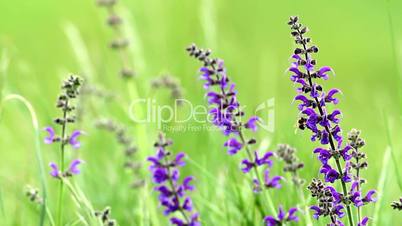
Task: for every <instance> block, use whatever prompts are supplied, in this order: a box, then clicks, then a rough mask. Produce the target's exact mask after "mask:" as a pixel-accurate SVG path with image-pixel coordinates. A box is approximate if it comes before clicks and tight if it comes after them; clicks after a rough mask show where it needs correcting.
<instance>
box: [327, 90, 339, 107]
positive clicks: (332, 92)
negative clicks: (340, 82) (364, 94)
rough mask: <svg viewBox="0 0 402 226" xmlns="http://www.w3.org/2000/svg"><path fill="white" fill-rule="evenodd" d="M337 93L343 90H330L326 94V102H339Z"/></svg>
mask: <svg viewBox="0 0 402 226" xmlns="http://www.w3.org/2000/svg"><path fill="white" fill-rule="evenodd" d="M337 93H341V90H339V89H331V90H329V92H328V94H327V95H326V96H325V102H327V103H331V102H332V103H333V104H338V103H339V99H338V98H335V97H334V95H335V94H337Z"/></svg>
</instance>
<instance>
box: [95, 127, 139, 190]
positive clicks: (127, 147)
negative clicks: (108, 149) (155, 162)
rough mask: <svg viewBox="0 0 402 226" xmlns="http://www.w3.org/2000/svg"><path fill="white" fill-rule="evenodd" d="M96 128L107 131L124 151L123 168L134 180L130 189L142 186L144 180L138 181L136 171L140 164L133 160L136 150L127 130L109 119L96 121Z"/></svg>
mask: <svg viewBox="0 0 402 226" xmlns="http://www.w3.org/2000/svg"><path fill="white" fill-rule="evenodd" d="M96 127H97V128H98V129H104V130H107V131H109V132H111V133H113V134H114V135H115V137H116V140H117V142H118V143H119V144H120V145H121V146H122V147H123V149H124V155H125V157H126V160H125V163H124V167H125V168H126V169H128V170H130V171H131V172H132V173H133V175H134V180H133V182H132V183H131V187H132V188H138V187H142V186H143V185H144V180H143V179H138V176H139V175H138V174H139V172H138V171H139V170H140V168H141V167H142V163H141V162H139V161H136V160H135V158H134V153H136V152H137V151H138V150H137V146H136V145H135V144H134V142H133V141H132V140H131V139H130V138H129V137H128V135H127V129H126V128H125V127H124V126H122V125H119V124H118V123H116V122H114V121H113V120H111V119H100V120H98V121H96Z"/></svg>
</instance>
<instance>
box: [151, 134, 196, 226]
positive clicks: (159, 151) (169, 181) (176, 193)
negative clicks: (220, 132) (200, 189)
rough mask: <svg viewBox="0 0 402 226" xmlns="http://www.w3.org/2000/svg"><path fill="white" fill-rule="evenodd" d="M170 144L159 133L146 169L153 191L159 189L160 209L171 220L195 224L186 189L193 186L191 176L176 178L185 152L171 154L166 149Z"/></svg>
mask: <svg viewBox="0 0 402 226" xmlns="http://www.w3.org/2000/svg"><path fill="white" fill-rule="evenodd" d="M170 145H172V141H171V140H169V139H166V138H165V136H164V135H163V134H160V135H159V139H158V141H157V142H156V143H155V148H156V155H155V156H151V157H148V161H149V162H151V166H150V167H149V169H150V171H151V173H152V177H153V182H154V183H155V184H156V185H155V191H157V192H158V193H159V204H160V205H161V206H162V207H163V209H164V210H163V213H164V214H165V215H166V216H168V215H170V216H171V217H170V223H171V224H173V225H177V226H199V225H201V223H200V220H199V215H198V213H197V212H195V211H194V208H193V204H192V200H191V198H190V197H189V196H188V192H190V191H193V190H194V186H193V185H191V182H192V181H193V180H194V178H193V177H191V176H190V177H185V178H184V179H183V180H180V171H179V169H180V168H181V167H183V166H184V165H185V161H184V158H185V154H184V153H179V154H177V155H176V156H174V157H173V158H172V153H171V152H169V151H168V150H167V147H168V146H170ZM175 213H177V214H175ZM178 216H180V217H178Z"/></svg>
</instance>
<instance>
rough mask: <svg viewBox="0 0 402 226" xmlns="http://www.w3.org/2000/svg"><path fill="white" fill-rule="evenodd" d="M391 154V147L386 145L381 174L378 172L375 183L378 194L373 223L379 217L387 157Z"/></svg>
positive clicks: (385, 179)
mask: <svg viewBox="0 0 402 226" xmlns="http://www.w3.org/2000/svg"><path fill="white" fill-rule="evenodd" d="M390 156H391V148H390V147H387V149H386V150H385V154H384V158H383V160H382V165H383V166H384V167H383V168H382V170H381V174H380V179H379V180H378V185H377V192H378V194H381V195H378V198H377V202H376V204H375V209H374V214H373V225H377V222H378V219H379V217H380V209H381V207H382V206H383V204H382V197H383V195H382V194H383V191H384V187H385V183H386V181H387V178H388V174H389V172H388V171H389V164H388V162H389V158H390Z"/></svg>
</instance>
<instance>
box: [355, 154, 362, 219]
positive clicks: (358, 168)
mask: <svg viewBox="0 0 402 226" xmlns="http://www.w3.org/2000/svg"><path fill="white" fill-rule="evenodd" d="M355 150H356V153H358V152H357V148H356V149H355ZM356 166H357V168H356V177H357V191H359V192H360V166H359V158H356ZM360 219H361V208H360V206H358V207H357V222H360Z"/></svg>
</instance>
